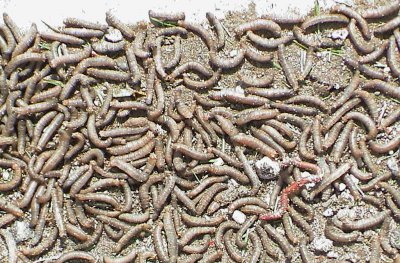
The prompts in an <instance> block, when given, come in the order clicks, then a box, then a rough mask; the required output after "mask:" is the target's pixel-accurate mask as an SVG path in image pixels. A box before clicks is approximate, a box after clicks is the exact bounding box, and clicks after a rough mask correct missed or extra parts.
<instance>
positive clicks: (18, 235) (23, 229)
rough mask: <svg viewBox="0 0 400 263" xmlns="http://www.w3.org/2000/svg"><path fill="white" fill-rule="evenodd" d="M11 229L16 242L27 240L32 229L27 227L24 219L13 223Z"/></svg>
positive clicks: (27, 224)
mask: <svg viewBox="0 0 400 263" xmlns="http://www.w3.org/2000/svg"><path fill="white" fill-rule="evenodd" d="M13 230H14V234H15V241H16V242H21V241H25V240H27V239H28V238H29V237H30V235H31V233H32V230H31V229H30V227H29V223H28V222H25V221H17V222H15V224H14V225H13Z"/></svg>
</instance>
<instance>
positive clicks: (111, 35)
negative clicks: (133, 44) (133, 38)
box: [104, 28, 122, 43]
mask: <svg viewBox="0 0 400 263" xmlns="http://www.w3.org/2000/svg"><path fill="white" fill-rule="evenodd" d="M104 37H105V38H106V40H107V41H110V42H114V43H115V42H119V41H121V40H122V34H121V31H119V30H118V29H116V28H109V29H108V30H107V34H105V36H104Z"/></svg>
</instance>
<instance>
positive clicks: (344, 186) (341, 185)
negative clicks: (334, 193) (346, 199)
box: [339, 183, 346, 192]
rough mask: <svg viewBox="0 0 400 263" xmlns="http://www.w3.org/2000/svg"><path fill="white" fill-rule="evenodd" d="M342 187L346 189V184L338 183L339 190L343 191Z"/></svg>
mask: <svg viewBox="0 0 400 263" xmlns="http://www.w3.org/2000/svg"><path fill="white" fill-rule="evenodd" d="M344 189H346V185H345V184H344V183H340V184H339V191H341V192H342V191H344Z"/></svg>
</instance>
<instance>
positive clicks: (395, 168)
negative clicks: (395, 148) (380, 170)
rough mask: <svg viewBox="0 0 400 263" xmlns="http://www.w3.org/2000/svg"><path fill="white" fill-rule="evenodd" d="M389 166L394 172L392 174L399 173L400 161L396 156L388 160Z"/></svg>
mask: <svg viewBox="0 0 400 263" xmlns="http://www.w3.org/2000/svg"><path fill="white" fill-rule="evenodd" d="M387 167H388V168H389V170H390V171H391V172H392V174H398V173H399V165H398V163H397V161H396V159H395V158H390V159H389V160H388V161H387Z"/></svg>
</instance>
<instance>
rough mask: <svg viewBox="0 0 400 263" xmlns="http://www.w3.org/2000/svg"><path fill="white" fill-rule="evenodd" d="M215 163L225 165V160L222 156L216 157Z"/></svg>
mask: <svg viewBox="0 0 400 263" xmlns="http://www.w3.org/2000/svg"><path fill="white" fill-rule="evenodd" d="M213 164H214V165H217V166H221V165H224V160H222V158H221V157H220V158H217V159H215V161H214V163H213Z"/></svg>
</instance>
